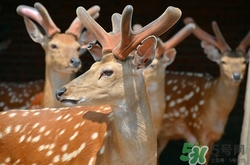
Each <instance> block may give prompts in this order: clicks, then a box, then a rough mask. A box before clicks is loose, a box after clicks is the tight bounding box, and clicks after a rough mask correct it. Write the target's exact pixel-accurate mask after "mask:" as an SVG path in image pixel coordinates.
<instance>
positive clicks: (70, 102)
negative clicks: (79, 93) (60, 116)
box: [60, 98, 85, 106]
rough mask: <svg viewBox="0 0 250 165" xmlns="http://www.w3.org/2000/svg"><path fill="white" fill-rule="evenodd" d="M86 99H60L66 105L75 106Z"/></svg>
mask: <svg viewBox="0 0 250 165" xmlns="http://www.w3.org/2000/svg"><path fill="white" fill-rule="evenodd" d="M84 100H85V99H83V98H81V99H78V100H75V99H62V100H60V102H61V103H62V104H63V105H65V106H74V105H77V104H79V103H81V102H83V101H84Z"/></svg>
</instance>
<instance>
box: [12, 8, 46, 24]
mask: <svg viewBox="0 0 250 165" xmlns="http://www.w3.org/2000/svg"><path fill="white" fill-rule="evenodd" d="M16 12H17V13H18V14H19V15H21V16H23V17H24V18H25V17H26V18H31V19H33V20H34V21H36V22H37V23H38V24H39V25H41V26H42V27H43V28H44V29H45V25H44V23H43V19H42V17H41V15H40V13H39V12H38V11H37V10H36V9H35V8H33V7H30V6H26V5H19V6H18V7H17V9H16Z"/></svg>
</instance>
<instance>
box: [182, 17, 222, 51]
mask: <svg viewBox="0 0 250 165" xmlns="http://www.w3.org/2000/svg"><path fill="white" fill-rule="evenodd" d="M184 23H185V24H188V23H193V24H195V29H194V31H193V34H194V35H195V36H196V37H197V38H198V39H200V40H201V41H206V42H207V43H209V44H211V45H213V46H216V47H217V45H218V44H217V42H216V41H215V38H214V37H213V36H211V35H210V34H208V33H207V32H205V31H204V30H202V29H201V28H200V27H199V26H198V25H197V23H196V22H195V21H194V20H193V18H191V17H188V18H185V19H184Z"/></svg>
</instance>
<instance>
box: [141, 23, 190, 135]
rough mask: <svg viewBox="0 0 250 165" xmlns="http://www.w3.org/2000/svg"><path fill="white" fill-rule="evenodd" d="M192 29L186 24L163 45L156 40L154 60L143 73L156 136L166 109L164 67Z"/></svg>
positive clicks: (172, 59) (171, 59)
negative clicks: (176, 47)
mask: <svg viewBox="0 0 250 165" xmlns="http://www.w3.org/2000/svg"><path fill="white" fill-rule="evenodd" d="M194 28H195V26H194V24H188V25H186V26H185V27H183V28H182V29H181V30H180V31H179V32H178V33H177V34H175V35H174V36H173V37H172V38H170V39H169V40H168V41H166V42H164V43H163V42H162V40H161V39H160V38H158V42H157V50H156V55H155V58H154V60H153V62H152V64H151V65H150V67H148V68H146V69H145V71H144V76H145V81H146V86H147V92H148V97H149V101H150V106H151V110H152V118H153V122H154V127H155V132H156V135H157V134H158V133H159V131H160V128H161V125H162V119H163V115H164V113H165V109H166V100H165V96H166V94H165V71H166V67H167V66H169V65H170V64H171V63H172V62H173V61H174V59H175V55H176V50H175V49H174V47H175V46H177V45H178V44H179V43H180V42H182V41H183V40H184V39H185V38H186V37H187V36H189V35H190V34H191V33H192V31H193V29H194Z"/></svg>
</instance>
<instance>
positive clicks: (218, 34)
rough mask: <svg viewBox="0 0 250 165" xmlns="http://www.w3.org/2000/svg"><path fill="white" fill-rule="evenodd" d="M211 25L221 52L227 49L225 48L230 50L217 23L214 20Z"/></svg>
mask: <svg viewBox="0 0 250 165" xmlns="http://www.w3.org/2000/svg"><path fill="white" fill-rule="evenodd" d="M212 27H213V31H214V34H215V36H216V39H217V42H218V48H219V49H220V51H221V52H224V51H227V50H231V48H230V47H229V45H228V44H227V42H226V40H225V39H224V37H223V35H222V33H221V31H220V28H219V26H218V24H217V22H216V21H213V22H212Z"/></svg>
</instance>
